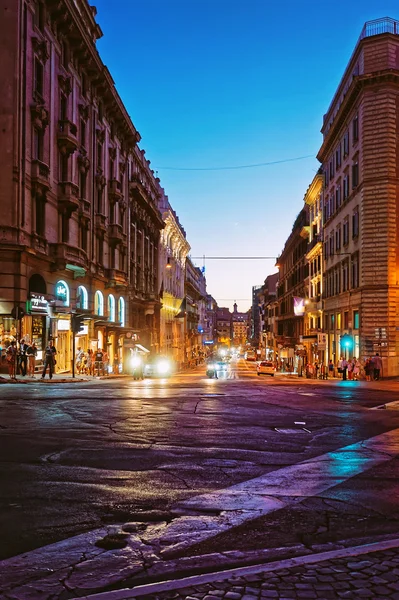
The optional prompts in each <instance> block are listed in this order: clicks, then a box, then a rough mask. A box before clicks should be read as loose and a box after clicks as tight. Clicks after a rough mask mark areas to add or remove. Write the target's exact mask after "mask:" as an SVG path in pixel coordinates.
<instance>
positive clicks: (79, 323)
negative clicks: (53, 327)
mask: <svg viewBox="0 0 399 600" xmlns="http://www.w3.org/2000/svg"><path fill="white" fill-rule="evenodd" d="M84 319H85V318H84V315H72V317H71V326H72V331H73V333H80V332H81V331H83V321H84Z"/></svg>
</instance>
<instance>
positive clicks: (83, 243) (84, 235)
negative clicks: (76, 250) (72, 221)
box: [80, 223, 87, 252]
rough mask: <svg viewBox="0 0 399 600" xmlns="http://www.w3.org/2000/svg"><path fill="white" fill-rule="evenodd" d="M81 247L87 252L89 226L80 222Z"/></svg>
mask: <svg viewBox="0 0 399 600" xmlns="http://www.w3.org/2000/svg"><path fill="white" fill-rule="evenodd" d="M80 247H81V248H82V250H83V252H87V227H86V225H85V224H84V223H81V224H80Z"/></svg>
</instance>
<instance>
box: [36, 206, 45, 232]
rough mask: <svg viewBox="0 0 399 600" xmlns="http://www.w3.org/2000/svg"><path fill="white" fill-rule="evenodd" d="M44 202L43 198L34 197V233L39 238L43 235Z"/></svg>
mask: <svg viewBox="0 0 399 600" xmlns="http://www.w3.org/2000/svg"><path fill="white" fill-rule="evenodd" d="M45 210H46V200H45V198H44V197H43V196H35V231H36V234H37V235H39V236H40V237H44V234H45Z"/></svg>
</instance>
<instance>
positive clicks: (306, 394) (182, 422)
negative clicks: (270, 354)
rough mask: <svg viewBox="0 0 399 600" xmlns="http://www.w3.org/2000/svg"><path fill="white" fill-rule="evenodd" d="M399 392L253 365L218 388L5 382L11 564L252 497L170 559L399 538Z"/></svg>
mask: <svg viewBox="0 0 399 600" xmlns="http://www.w3.org/2000/svg"><path fill="white" fill-rule="evenodd" d="M398 390H399V382H396V381H392V382H381V383H377V382H376V383H372V384H366V383H365V382H342V381H339V380H335V381H309V380H305V379H303V380H302V379H297V378H289V377H285V376H279V377H274V378H273V377H269V376H262V377H257V374H256V370H255V365H254V364H253V363H252V364H251V363H246V362H245V361H243V360H241V361H239V362H238V363H232V364H231V366H230V368H229V370H228V372H227V373H225V374H223V375H221V376H220V378H219V379H217V380H215V379H208V378H207V377H206V376H205V367H204V366H202V367H198V368H197V369H196V370H195V371H192V372H189V373H183V374H179V375H176V376H174V377H172V378H171V379H167V380H158V379H148V380H144V381H133V380H130V379H114V380H111V381H106V380H105V381H103V380H102V381H91V382H87V383H86V382H84V383H74V384H60V383H58V384H57V383H54V384H48V383H46V384H42V383H40V382H37V383H33V384H29V385H22V384H21V385H19V384H16V385H7V384H5V385H2V386H1V387H0V444H1V446H0V448H1V454H0V456H1V464H0V477H1V479H0V530H1V532H2V544H1V545H0V558H1V559H4V558H7V557H11V556H14V555H16V554H19V553H22V552H25V551H27V550H31V549H34V548H38V547H41V546H43V545H46V544H49V543H52V542H56V541H59V540H62V539H65V538H69V537H70V536H73V535H76V534H78V533H82V532H86V531H90V530H93V529H96V528H99V527H102V526H103V525H104V524H109V523H121V522H127V521H136V522H137V521H140V522H143V523H146V522H152V523H154V522H157V521H160V522H161V521H162V522H166V523H171V522H173V519H175V518H176V516H177V515H182V514H200V513H201V514H204V515H206V514H209V515H215V514H217V512H218V510H219V511H220V510H222V509H223V508H224V507H228V508H229V507H230V508H231V510H232V512H234V510H235V508H236V507H234V506H233V505H232V502H233V501H232V498H233V497H234V501H235V502H237V492H239V493H240V496H239V498H240V499H241V498H244V495H243V491H245V498H244V500H243V505H242V506H240V507H239V508H240V509H242V510H241V513H240V518H239V519H236V520H234V519H231V520H230V521H228V526H225V527H224V528H223V530H222V531H219V532H218V531H215V532H214V534H213V535H208V536H205V537H204V536H203V537H202V538H201V539H198V540H197V542H196V543H191V544H188V545H187V544H186V545H185V546H179V544H176V545H175V546H174V553H175V555H176V556H178V555H179V553H180V555H182V554H183V553H184V554H185V555H187V554H190V553H191V554H196V553H197V554H201V553H206V552H211V551H214V550H223V549H229V550H231V549H245V550H251V549H257V548H266V547H277V546H283V545H285V544H287V545H289V544H295V543H297V542H298V541H299V542H301V543H304V544H307V545H312V544H315V543H323V542H328V541H331V540H336V539H341V538H345V539H348V538H353V539H354V540H356V539H360V538H361V539H362V540H365V539H375V538H376V537H378V536H382V535H386V534H398V531H399V522H398V519H399V510H398V506H397V504H398V498H399V484H398V481H399V477H398V475H399V458H398V457H399V410H397V408H398V407H397V405H396V404H395V401H397V400H398ZM391 403H392V404H391ZM382 404H385V405H387V407H388V409H383V410H375V408H376V407H378V406H380V405H382ZM396 440H397V441H396ZM347 447H349V450H348V449H347ZM342 449H344V451H343V452H342ZM338 451H340V453H338ZM337 457H338V458H337ZM312 459H314V460H312ZM262 489H265V490H267V494H268V496H267V502H268V505H267V507H266V508H265V504H266V501H265V499H264V498H263V504H262V505H259V502H260V500H259V498H261V497H262V493H261V492H260V491H259V490H262ZM265 493H266V492H265ZM240 501H241V500H240ZM273 502H274V504H273ZM246 506H248V515H247V518H245V519H244V518H243V516H242V513H243V511H244V512H245V510H246ZM259 506H260V508H259ZM258 509H259V512H258V513H257V512H256V511H257V510H258ZM251 510H252V511H255V512H251ZM254 517H256V518H254Z"/></svg>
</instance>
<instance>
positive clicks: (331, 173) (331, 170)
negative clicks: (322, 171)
mask: <svg viewBox="0 0 399 600" xmlns="http://www.w3.org/2000/svg"><path fill="white" fill-rule="evenodd" d="M329 175H330V180H331V179H332V178H333V177H334V160H333V159H331V160H330V165H329Z"/></svg>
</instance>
